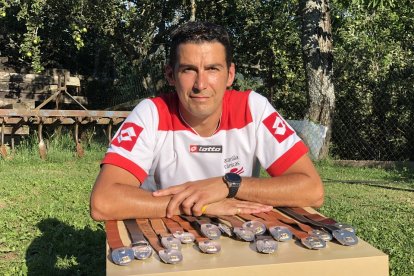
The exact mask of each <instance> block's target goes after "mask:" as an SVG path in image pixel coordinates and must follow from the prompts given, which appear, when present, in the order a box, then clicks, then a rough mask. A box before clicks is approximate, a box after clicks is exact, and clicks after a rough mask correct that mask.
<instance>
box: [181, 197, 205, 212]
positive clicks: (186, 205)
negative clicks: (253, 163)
mask: <svg viewBox="0 0 414 276" xmlns="http://www.w3.org/2000/svg"><path fill="white" fill-rule="evenodd" d="M198 202H199V197H198V196H197V195H195V194H190V195H189V196H188V197H187V198H185V199H184V200H183V201H182V203H181V207H182V208H183V210H184V211H185V212H186V213H190V214H191V215H196V214H194V210H197V209H198V211H201V207H198V206H200V205H199V203H198ZM194 205H197V206H196V207H195V208H196V209H195V208H194ZM201 206H202V205H201ZM197 214H198V215H200V214H199V212H198V213H197Z"/></svg>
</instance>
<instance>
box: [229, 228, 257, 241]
mask: <svg viewBox="0 0 414 276" xmlns="http://www.w3.org/2000/svg"><path fill="white" fill-rule="evenodd" d="M233 232H234V234H236V236H237V237H238V238H239V239H241V240H244V241H248V242H250V241H254V237H255V235H254V233H253V232H252V231H250V230H249V229H245V228H241V227H234V228H233Z"/></svg>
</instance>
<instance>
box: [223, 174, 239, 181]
mask: <svg viewBox="0 0 414 276" xmlns="http://www.w3.org/2000/svg"><path fill="white" fill-rule="evenodd" d="M225 176H226V181H228V182H236V183H240V182H241V177H240V175H238V174H237V173H226V175H225Z"/></svg>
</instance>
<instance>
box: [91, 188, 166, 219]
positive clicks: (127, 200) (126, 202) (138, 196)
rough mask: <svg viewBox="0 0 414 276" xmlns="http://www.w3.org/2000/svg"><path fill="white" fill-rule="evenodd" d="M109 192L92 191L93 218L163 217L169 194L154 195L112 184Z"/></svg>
mask: <svg viewBox="0 0 414 276" xmlns="http://www.w3.org/2000/svg"><path fill="white" fill-rule="evenodd" d="M113 186H114V187H116V188H115V189H113V190H112V191H110V192H101V193H92V196H91V216H92V218H93V219H95V220H112V219H116V220H122V219H128V218H153V217H165V214H166V209H167V205H168V202H169V200H170V196H164V197H157V198H156V197H154V196H152V194H151V193H150V192H148V191H145V190H143V189H140V188H138V187H133V186H129V185H124V184H116V183H115V184H113Z"/></svg>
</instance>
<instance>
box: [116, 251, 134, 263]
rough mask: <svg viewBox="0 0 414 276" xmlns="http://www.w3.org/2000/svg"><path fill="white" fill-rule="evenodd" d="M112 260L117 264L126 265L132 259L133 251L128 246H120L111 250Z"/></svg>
mask: <svg viewBox="0 0 414 276" xmlns="http://www.w3.org/2000/svg"><path fill="white" fill-rule="evenodd" d="M111 258H112V261H113V262H114V263H115V264H117V265H127V264H129V263H130V262H131V261H132V260H133V259H134V251H133V250H132V249H131V248H129V247H121V248H117V249H115V250H112V252H111Z"/></svg>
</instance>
